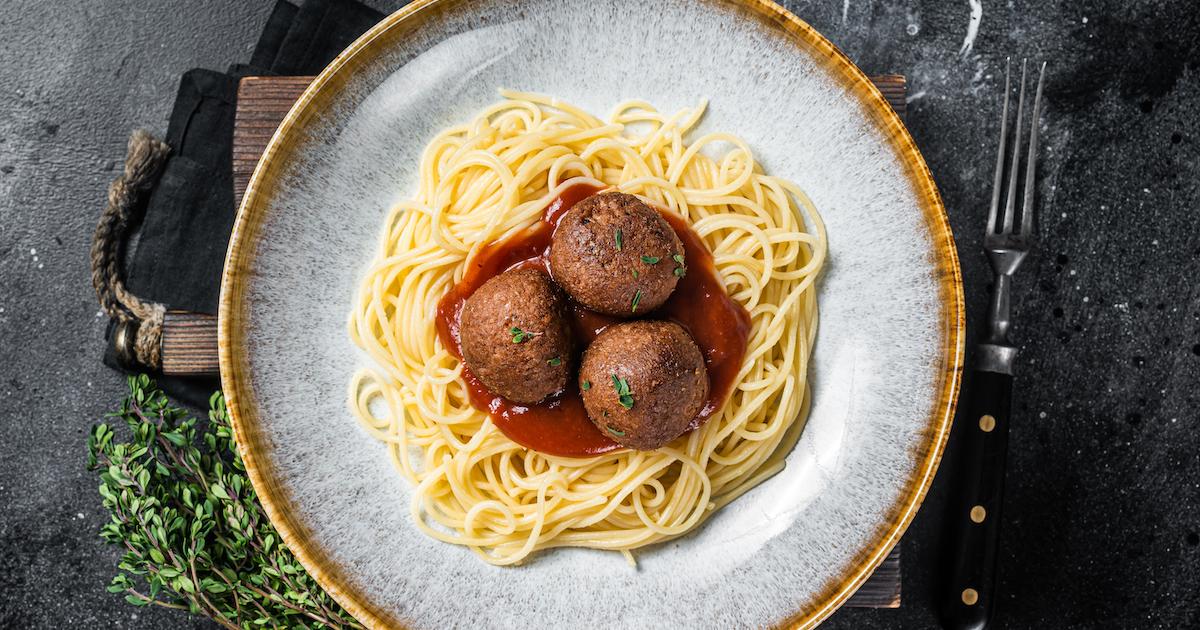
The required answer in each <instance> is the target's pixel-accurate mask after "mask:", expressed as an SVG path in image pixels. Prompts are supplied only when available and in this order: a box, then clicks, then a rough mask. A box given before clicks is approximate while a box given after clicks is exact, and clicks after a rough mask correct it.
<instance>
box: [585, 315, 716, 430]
mask: <svg viewBox="0 0 1200 630" xmlns="http://www.w3.org/2000/svg"><path fill="white" fill-rule="evenodd" d="M579 391H580V394H581V395H582V396H583V406H584V408H585V409H587V413H588V417H589V418H591V419H592V422H593V423H595V425H596V426H597V427H599V428H600V430H601V431H604V432H605V433H606V434H608V435H609V436H610V437H611V438H612V439H614V440H616V441H617V442H619V443H621V444H622V445H624V446H628V447H629V448H636V449H638V450H643V451H648V450H652V449H656V448H658V447H660V446H663V445H664V444H666V443H668V442H670V441H671V440H673V439H675V438H677V437H679V436H680V435H681V434H682V433H683V432H684V431H685V430H686V429H687V426H688V424H689V423H690V422H691V421H692V419H693V418H695V417H696V414H698V413H700V409H701V408H702V407H703V406H704V401H705V400H706V399H707V398H708V371H707V370H706V369H705V368H704V357H703V356H701V354H700V349H699V348H697V347H696V342H695V341H692V337H691V335H688V334H687V331H685V330H684V329H683V328H682V327H680V326H679V325H678V324H675V323H672V322H663V321H650V320H646V321H637V322H629V323H625V324H617V325H615V326H611V327H609V328H607V329H605V331H604V332H602V333H600V336H599V337H596V340H595V341H593V342H592V345H590V346H588V349H587V351H586V352H584V354H583V361H582V363H581V364H580V367H579Z"/></svg>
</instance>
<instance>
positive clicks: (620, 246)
mask: <svg viewBox="0 0 1200 630" xmlns="http://www.w3.org/2000/svg"><path fill="white" fill-rule="evenodd" d="M616 241H617V251H621V250H622V249H624V248H625V240H624V239H623V238H622V237H621V228H617V234H616Z"/></svg>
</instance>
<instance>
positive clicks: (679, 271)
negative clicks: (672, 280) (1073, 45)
mask: <svg viewBox="0 0 1200 630" xmlns="http://www.w3.org/2000/svg"><path fill="white" fill-rule="evenodd" d="M671 260H674V261H675V262H676V263H677V264H678V265H679V266H678V267H676V268H675V276H676V277H678V278H682V277H684V276H686V275H687V265H685V264H683V254H673V255H672V256H671Z"/></svg>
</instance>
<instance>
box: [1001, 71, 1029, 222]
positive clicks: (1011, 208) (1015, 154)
mask: <svg viewBox="0 0 1200 630" xmlns="http://www.w3.org/2000/svg"><path fill="white" fill-rule="evenodd" d="M1026 61H1027V60H1026V59H1022V60H1021V92H1020V96H1018V97H1017V125H1016V129H1015V130H1014V131H1013V149H1012V170H1011V171H1009V173H1008V199H1005V201H1004V234H1011V233H1012V227H1013V214H1015V213H1016V208H1017V175H1018V174H1019V171H1020V165H1021V117H1022V115H1023V114H1024V113H1025V63H1026Z"/></svg>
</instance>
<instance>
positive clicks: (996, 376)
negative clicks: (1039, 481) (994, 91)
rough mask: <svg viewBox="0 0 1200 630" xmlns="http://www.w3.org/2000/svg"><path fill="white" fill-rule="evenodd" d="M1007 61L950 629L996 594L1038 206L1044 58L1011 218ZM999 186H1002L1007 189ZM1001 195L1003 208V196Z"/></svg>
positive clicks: (952, 517) (957, 499) (948, 572)
mask: <svg viewBox="0 0 1200 630" xmlns="http://www.w3.org/2000/svg"><path fill="white" fill-rule="evenodd" d="M1010 70H1011V68H1010V64H1009V63H1008V62H1006V63H1005V71H1004V110H1003V114H1002V117H1001V122H1000V148H999V150H998V151H997V155H996V176H995V180H994V182H993V187H992V203H991V208H990V210H989V211H988V219H987V226H986V235H985V237H984V241H983V249H984V252H985V253H986V254H987V258H988V261H989V262H990V263H991V265H992V271H993V272H994V274H995V280H994V282H993V284H992V293H991V304H990V307H989V309H988V325H987V332H986V336H985V337H984V339H983V341H982V342H981V343H979V344H978V345H977V346H976V357H977V362H976V366H975V371H974V375H973V386H972V388H971V392H970V396H969V398H968V404H967V405H966V407H965V409H966V414H965V416H964V417H963V420H960V422H964V421H965V426H962V428H961V429H960V430H961V431H963V436H962V438H961V439H962V442H961V444H960V447H959V448H960V449H961V450H960V453H959V455H960V457H961V460H960V461H961V463H960V464H959V469H958V470H956V471H955V472H956V478H955V483H954V488H953V489H952V491H951V496H950V501H949V503H948V509H949V512H948V514H947V520H946V528H947V530H946V534H947V536H946V537H945V540H946V541H947V543H948V544H947V546H946V547H945V548H944V550H943V551H944V562H945V564H944V567H943V571H944V574H945V582H944V584H943V586H942V589H941V592H940V596H939V604H940V613H941V621H942V626H943V627H945V628H952V629H956V630H957V629H963V630H965V629H973V630H978V629H981V628H985V627H987V625H988V622H989V621H990V620H991V616H992V611H993V609H994V602H995V596H994V592H995V588H994V584H995V576H996V556H997V551H998V546H999V545H998V539H999V534H1000V511H1001V501H1002V498H1003V494H1004V474H1005V460H1006V459H1007V456H1008V426H1009V418H1010V409H1011V406H1012V390H1013V361H1014V360H1015V359H1016V356H1017V349H1016V347H1014V346H1013V344H1012V342H1011V341H1010V340H1009V337H1008V333H1009V328H1010V326H1011V324H1012V301H1011V294H1012V281H1013V279H1012V276H1013V273H1014V272H1016V271H1017V269H1018V268H1019V267H1020V266H1021V262H1022V261H1024V260H1025V258H1026V256H1027V255H1028V254H1029V253H1030V251H1032V250H1033V247H1034V245H1035V243H1036V242H1037V207H1036V203H1035V201H1034V192H1035V183H1034V182H1035V176H1036V170H1037V148H1038V119H1039V115H1040V113H1041V104H1042V81H1043V79H1044V78H1045V75H1046V64H1045V63H1043V64H1042V67H1041V71H1040V72H1039V74H1038V82H1037V93H1036V95H1035V96H1034V99H1033V112H1032V115H1031V116H1030V118H1031V119H1032V121H1033V124H1032V129H1031V130H1030V132H1029V152H1028V155H1027V157H1026V159H1025V174H1024V180H1025V181H1024V184H1023V191H1022V192H1023V195H1022V198H1021V209H1020V210H1021V211H1020V220H1019V221H1018V220H1017V213H1016V210H1017V208H1016V201H1017V184H1018V180H1019V179H1020V178H1021V175H1020V161H1021V124H1022V119H1023V116H1024V113H1025V70H1026V61H1022V62H1021V90H1020V97H1019V98H1018V100H1017V120H1016V125H1014V132H1013V141H1012V142H1013V146H1012V152H1011V153H1012V158H1011V166H1010V168H1009V172H1008V181H1007V185H1005V180H1004V173H1005V169H1004V164H1005V159H1004V157H1005V155H1004V153H1005V143H1006V141H1007V138H1008V132H1009V128H1008V105H1009V99H1010V93H1011V86H1010V82H1009V75H1010V74H1011V73H1010ZM1004 188H1007V192H1006V193H1005V191H1004ZM1002 193H1003V196H1004V198H1005V202H1004V208H1003V212H1001V208H1000V201H1001V196H1002Z"/></svg>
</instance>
